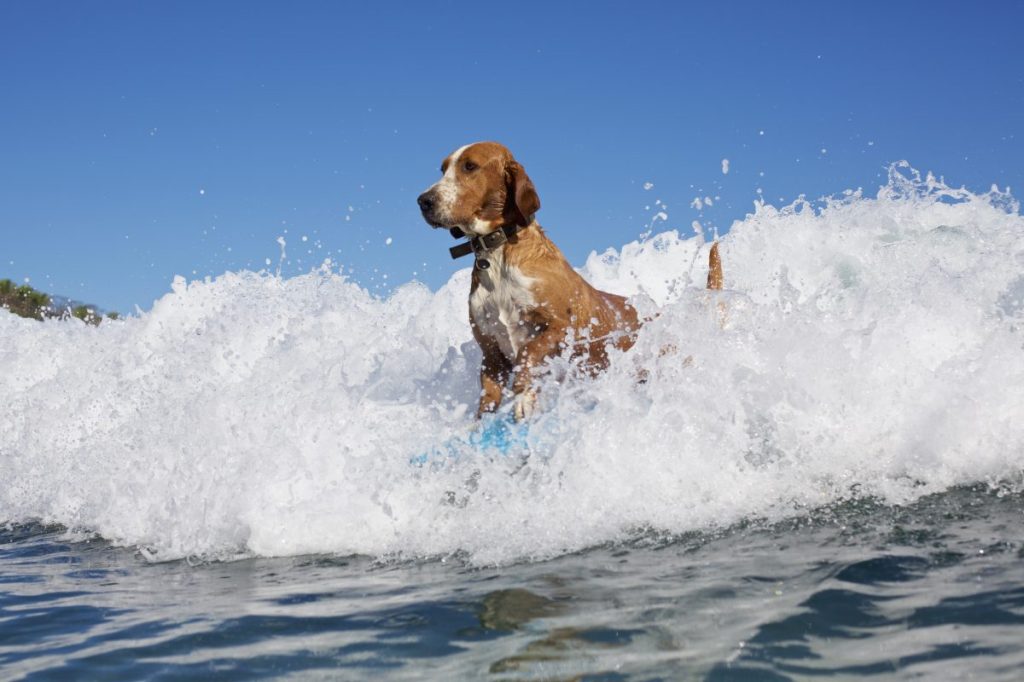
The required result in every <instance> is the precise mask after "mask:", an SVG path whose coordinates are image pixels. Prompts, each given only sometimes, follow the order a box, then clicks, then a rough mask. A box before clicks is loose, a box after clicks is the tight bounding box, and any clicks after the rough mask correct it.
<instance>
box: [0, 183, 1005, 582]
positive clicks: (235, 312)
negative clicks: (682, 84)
mask: <svg viewBox="0 0 1024 682" xmlns="http://www.w3.org/2000/svg"><path fill="white" fill-rule="evenodd" d="M707 248H708V244H707V243H705V241H704V240H703V239H702V238H701V237H699V236H697V237H690V238H684V237H683V236H680V235H679V234H677V233H675V232H665V233H662V234H658V235H655V236H653V237H651V238H650V239H647V240H643V241H640V242H634V243H631V244H627V245H625V246H623V247H622V248H621V249H619V250H617V251H615V250H608V251H605V252H603V253H600V254H598V253H595V254H592V255H591V257H590V258H589V259H588V261H587V263H586V264H585V266H584V267H583V268H582V270H583V272H584V274H585V275H586V276H587V277H588V278H589V279H590V280H591V281H592V282H593V283H594V284H595V285H596V286H598V287H600V288H603V289H607V290H609V291H615V292H618V293H623V294H628V295H631V296H634V300H635V301H636V302H637V305H638V306H640V307H641V308H642V309H643V310H644V312H645V313H653V312H657V313H659V314H658V316H657V317H656V318H655V319H653V320H652V321H651V322H650V323H648V324H647V325H646V326H645V328H644V330H643V332H642V334H641V336H640V338H639V340H638V342H637V345H636V346H635V347H634V349H632V350H631V351H630V352H628V353H625V354H617V355H616V356H615V357H614V358H613V363H612V366H611V368H610V369H609V371H607V372H605V373H604V374H602V375H600V376H599V377H596V378H594V379H590V378H584V377H575V376H574V375H573V374H572V372H571V369H570V368H565V367H564V363H559V362H556V365H558V364H562V365H563V367H562V369H567V370H568V372H567V373H568V378H567V379H566V380H565V381H563V382H562V383H560V384H558V385H555V384H553V383H551V382H549V383H547V384H545V386H544V390H543V393H542V402H543V407H544V410H543V412H541V413H540V414H539V415H538V416H537V421H538V425H539V426H541V427H543V428H542V432H543V433H545V434H549V436H550V434H555V436H556V437H546V438H544V439H543V441H542V442H540V443H535V444H534V451H533V452H532V453H531V454H530V456H529V457H528V458H526V459H523V458H522V457H518V458H517V457H512V458H507V457H494V456H488V455H487V454H486V453H481V455H480V456H479V457H473V456H463V457H458V458H453V460H452V462H451V463H450V464H449V465H446V466H432V467H418V466H413V465H411V464H410V461H411V459H412V458H414V457H415V456H416V454H417V453H421V452H424V451H425V450H429V449H430V448H432V447H434V446H437V445H439V444H443V443H445V442H447V441H449V440H450V439H452V438H453V437H455V436H458V435H460V434H464V433H465V432H466V430H467V429H469V428H472V425H473V416H472V415H473V412H474V409H475V402H476V398H477V393H478V384H477V381H478V379H477V372H478V367H479V358H480V355H479V351H478V349H477V348H476V345H475V343H473V341H472V337H471V334H470V330H469V326H468V321H467V314H466V303H465V300H466V296H467V292H468V288H469V272H468V270H462V271H459V272H456V273H455V274H454V275H453V276H452V279H451V281H450V282H449V283H448V284H446V285H445V286H444V287H442V288H441V289H440V290H439V291H437V292H430V291H429V290H428V289H427V288H426V287H424V286H422V285H419V284H416V283H410V284H406V285H404V286H402V287H399V288H398V289H397V290H396V291H395V292H394V293H393V294H392V295H391V296H389V297H388V298H379V297H375V296H373V295H371V294H369V293H368V292H367V291H366V290H364V289H362V288H360V287H359V286H357V285H356V284H354V283H353V282H351V281H349V280H348V279H347V278H345V277H344V276H342V275H339V274H336V273H331V272H327V271H318V272H313V273H310V274H308V275H304V276H300V277H294V278H288V279H282V278H281V277H279V276H276V275H273V274H268V273H252V272H229V273H225V274H224V275H221V276H220V277H218V278H216V279H212V280H208V281H197V282H191V283H187V282H185V281H184V280H182V279H178V280H176V281H175V282H174V285H173V288H172V291H171V292H170V293H168V294H167V295H166V296H164V297H163V298H162V299H160V300H159V301H158V302H157V303H156V304H155V305H154V307H153V309H152V310H151V311H149V312H147V313H143V314H141V315H139V316H138V317H133V318H128V319H124V320H121V321H110V322H105V323H104V324H103V325H100V326H99V327H91V326H86V325H84V324H81V323H79V322H77V321H75V320H69V321H62V322H56V321H49V322H45V323H38V322H35V321H31V320H23V319H21V318H17V317H15V316H13V315H4V316H0V368H2V372H0V393H2V395H3V396H4V410H3V414H2V416H0V475H2V479H3V485H2V486H0V521H8V522H19V521H25V520H28V519H41V520H43V521H45V522H53V523H59V524H62V525H64V526H66V527H68V528H72V529H78V530H85V531H89V532H96V533H99V534H100V535H102V536H103V537H105V538H108V539H110V540H112V541H114V542H117V543H122V544H125V545H128V546H138V547H140V548H142V549H143V550H144V552H145V555H146V556H147V557H150V558H153V559H157V560H159V559H172V558H178V557H183V556H190V555H200V556H206V557H230V556H237V555H253V554H256V555H290V554H300V553H313V552H331V553H341V554H351V553H361V554H368V555H372V556H444V555H450V554H452V553H459V554H460V555H462V556H465V557H467V558H468V559H469V560H470V561H472V562H476V563H502V562H512V561H518V560H528V559H540V558H546V557H551V556H555V555H558V554H561V553H564V552H571V551H575V550H579V549H581V548H584V547H588V546H592V545H596V544H600V543H605V542H614V541H617V540H621V539H623V538H626V537H629V536H630V535H631V534H633V533H635V532H636V530H637V529H641V528H648V529H655V530H658V531H662V532H668V533H682V532H687V531H692V530H702V529H707V528H713V527H719V526H725V525H729V524H732V523H736V522H739V521H742V520H744V519H748V518H751V517H764V518H769V519H780V518H785V517H787V516H789V515H792V514H795V513H802V512H803V511H805V510H806V509H808V508H811V509H813V508H815V507H818V506H822V505H827V504H830V503H832V502H835V501H837V500H840V499H843V498H845V497H849V496H852V495H871V496H875V497H877V498H879V499H880V500H882V501H885V502H888V503H903V502H907V501H910V500H913V499H916V498H918V497H920V496H921V495H924V494H926V493H931V492H936V491H941V490H945V489H947V488H949V487H950V486H954V485H958V484H963V483H970V482H975V481H988V482H996V481H1013V480H1016V478H1017V477H1018V476H1019V474H1020V471H1021V470H1022V467H1024V428H1022V427H1021V426H1020V415H1022V414H1024V349H1022V346H1024V335H1022V331H1021V326H1022V325H1024V304H1022V303H1021V297H1022V291H1024V284H1022V281H1024V278H1022V274H1021V273H1022V272H1024V219H1022V217H1021V216H1020V215H1019V207H1018V206H1017V204H1016V203H1015V202H1014V201H1013V199H1012V197H1010V196H1009V195H1008V194H1007V193H1003V192H1000V191H998V190H996V189H994V190H993V191H991V192H989V193H986V194H975V193H971V192H968V191H966V190H961V189H952V188H949V187H947V186H946V185H945V184H943V183H942V182H940V181H938V180H936V179H935V178H932V177H931V176H928V177H926V178H923V179H922V178H921V177H920V176H918V175H917V174H916V173H915V172H914V171H913V170H912V169H910V168H909V167H907V166H906V165H899V164H898V165H896V166H894V167H893V169H892V170H891V172H890V179H889V182H888V184H887V185H886V186H884V187H883V188H882V189H881V190H880V191H879V192H878V193H877V195H876V196H875V197H865V196H863V195H862V194H861V193H860V192H849V193H846V194H844V195H841V196H839V197H837V198H832V199H828V200H825V201H822V202H819V203H811V202H807V201H804V200H798V201H797V202H794V203H793V204H790V205H788V206H783V207H773V206H771V205H768V204H764V203H759V204H758V205H756V207H755V210H754V212H753V213H752V214H751V215H748V216H747V217H746V218H745V219H744V220H741V221H737V222H736V223H735V224H734V225H733V226H732V228H731V230H730V231H729V233H728V234H727V235H726V236H725V237H724V238H723V239H722V246H721V248H722V257H723V261H724V265H725V284H726V288H727V291H725V292H722V293H721V294H717V295H712V294H709V293H708V292H706V291H704V290H703V278H704V276H705V272H704V270H703V268H704V264H705V263H706V252H707ZM641 375H643V376H646V381H644V382H640V381H638V377H639V376H641Z"/></svg>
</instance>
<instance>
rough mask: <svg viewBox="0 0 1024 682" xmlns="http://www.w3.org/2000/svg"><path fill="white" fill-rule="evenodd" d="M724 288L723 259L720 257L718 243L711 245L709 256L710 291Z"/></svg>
mask: <svg viewBox="0 0 1024 682" xmlns="http://www.w3.org/2000/svg"><path fill="white" fill-rule="evenodd" d="M721 288H722V258H721V256H719V255H718V242H715V243H713V244H712V245H711V253H710V254H709V255H708V289H721Z"/></svg>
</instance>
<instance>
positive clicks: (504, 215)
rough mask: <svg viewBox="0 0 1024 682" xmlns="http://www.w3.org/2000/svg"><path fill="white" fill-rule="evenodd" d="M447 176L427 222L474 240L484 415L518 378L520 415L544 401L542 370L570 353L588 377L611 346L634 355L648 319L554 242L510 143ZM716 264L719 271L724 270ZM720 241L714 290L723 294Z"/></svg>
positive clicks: (473, 155) (471, 152) (424, 206)
mask: <svg viewBox="0 0 1024 682" xmlns="http://www.w3.org/2000/svg"><path fill="white" fill-rule="evenodd" d="M441 173H442V177H441V179H440V180H439V181H438V182H436V183H434V185H432V186H431V187H430V188H429V189H428V190H427V191H426V192H424V193H423V194H421V195H420V196H419V199H418V202H419V205H420V210H421V211H422V213H423V218H424V219H425V220H426V221H427V222H428V223H429V224H430V225H431V226H433V227H442V228H446V229H449V230H451V232H452V234H453V235H456V236H465V237H469V238H470V240H471V241H470V242H469V243H467V244H463V245H461V246H459V247H455V248H453V249H451V251H452V256H453V257H458V256H460V255H465V254H468V253H473V254H474V256H475V263H474V267H473V284H472V288H471V289H470V292H469V319H470V324H471V326H472V328H473V336H474V338H476V341H477V343H479V344H480V349H481V350H482V351H483V363H482V366H481V368H480V384H481V392H480V406H479V409H478V411H477V416H480V415H482V414H484V413H485V412H493V411H495V410H497V409H498V407H499V405H501V400H502V397H503V393H504V391H505V388H506V386H507V385H508V383H509V380H510V379H511V381H512V394H513V396H514V404H513V415H514V417H515V418H516V419H517V420H521V419H523V418H525V417H527V416H529V415H530V413H531V412H532V411H533V409H534V406H535V404H536V390H535V389H534V388H533V387H532V382H533V379H534V377H535V373H536V372H537V371H538V370H539V369H540V368H541V367H542V365H543V364H544V363H545V361H546V360H548V358H551V357H553V356H557V355H560V354H561V353H562V352H564V351H565V350H566V349H567V348H568V349H570V356H571V357H572V358H573V359H574V360H576V361H578V362H580V363H582V364H583V366H584V367H585V368H586V369H588V370H589V371H592V372H596V371H599V370H601V369H603V368H605V367H606V366H607V365H608V348H609V347H614V348H617V349H619V350H627V349H629V348H630V347H631V346H632V345H633V343H634V341H635V340H636V334H637V331H638V330H639V328H640V323H641V321H640V320H639V319H638V317H637V313H636V310H635V309H634V308H633V306H631V305H630V304H629V303H628V302H627V301H626V299H625V298H624V297H622V296H617V295H615V294H609V293H607V292H604V291H599V290H598V289H595V288H594V287H592V286H590V284H588V283H587V282H586V280H584V279H583V278H582V277H580V275H579V274H577V272H576V271H575V270H573V268H572V266H571V265H569V262H568V261H566V259H565V256H563V255H562V252H561V251H560V250H559V249H558V247H557V246H555V245H554V243H552V241H551V240H550V239H548V237H547V235H545V234H544V230H542V229H541V226H540V225H539V224H537V221H536V220H535V219H534V215H535V214H536V213H537V211H538V210H540V198H539V197H538V196H537V190H536V189H535V188H534V186H533V182H531V181H530V177H529V176H528V175H527V174H526V171H525V170H524V169H523V167H522V166H521V165H520V164H519V163H518V162H517V161H516V160H515V159H514V158H513V157H512V154H511V153H510V152H509V151H508V149H506V148H505V147H504V146H502V145H500V144H498V143H496V142H477V143H476V144H471V145H466V146H465V147H460V148H459V149H457V150H455V151H454V152H453V153H452V154H450V155H449V156H448V157H447V158H446V159H445V160H444V161H443V162H442V164H441ZM716 266H717V267H716ZM721 286H722V285H721V265H720V264H719V263H718V253H717V245H716V246H715V247H713V248H712V262H711V272H709V274H708V288H715V289H718V288H721Z"/></svg>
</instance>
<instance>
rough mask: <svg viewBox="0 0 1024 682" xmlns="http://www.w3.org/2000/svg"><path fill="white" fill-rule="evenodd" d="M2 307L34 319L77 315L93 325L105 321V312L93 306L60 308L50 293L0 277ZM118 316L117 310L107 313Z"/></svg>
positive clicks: (77, 305)
mask: <svg viewBox="0 0 1024 682" xmlns="http://www.w3.org/2000/svg"><path fill="white" fill-rule="evenodd" d="M0 308H6V309H7V310H9V311H11V312H12V313H14V314H15V315H20V316H21V317H29V318H32V319H33V320H42V319H45V318H57V319H65V318H68V317H75V318H78V319H79V320H82V321H83V322H87V323H89V324H92V325H97V324H99V323H100V322H101V321H103V313H102V312H100V311H98V310H96V309H95V307H93V306H88V305H82V304H71V303H69V304H68V305H67V306H62V307H61V308H59V309H58V308H56V307H54V305H53V299H52V298H51V296H50V295H49V294H44V293H43V292H41V291H36V290H35V289H33V288H32V287H30V286H29V285H27V284H22V285H20V286H18V285H16V284H15V283H14V282H12V281H11V280H9V279H0ZM118 317H119V316H118V314H117V313H116V312H109V313H107V318H109V319H111V320H116V319H117V318H118Z"/></svg>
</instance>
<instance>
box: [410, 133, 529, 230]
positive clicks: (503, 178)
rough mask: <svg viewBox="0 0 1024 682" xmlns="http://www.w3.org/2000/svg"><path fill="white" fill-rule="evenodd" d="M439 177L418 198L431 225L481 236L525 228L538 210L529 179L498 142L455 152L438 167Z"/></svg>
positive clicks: (421, 208)
mask: <svg viewBox="0 0 1024 682" xmlns="http://www.w3.org/2000/svg"><path fill="white" fill-rule="evenodd" d="M441 174H442V176H441V179H440V180H438V181H437V182H435V183H434V184H433V185H431V187H430V189H428V190H427V191H426V192H424V193H423V194H421V195H420V196H419V199H417V201H418V202H419V205H420V211H422V212H423V219H424V220H426V221H427V222H428V223H430V225H431V226H433V227H444V228H448V229H451V228H459V229H460V230H462V232H463V233H464V234H466V235H467V236H472V235H483V234H489V233H490V232H493V231H494V230H496V229H498V228H499V227H501V226H502V225H508V224H516V225H521V226H524V227H525V226H526V225H529V224H530V222H531V221H532V220H533V214H534V213H536V212H537V211H538V210H540V198H539V197H538V196H537V190H536V189H534V186H533V182H531V181H530V177H529V176H528V175H527V174H526V171H525V170H523V167H522V166H520V165H519V163H518V162H517V161H516V160H515V159H514V158H512V153H511V152H509V150H508V149H506V148H505V147H504V146H503V145H500V144H498V143H497V142H477V143H475V144H469V145H466V146H465V147H460V148H459V149H456V150H455V151H454V152H452V153H451V154H449V155H448V157H447V158H446V159H445V160H444V161H443V162H442V163H441Z"/></svg>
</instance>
